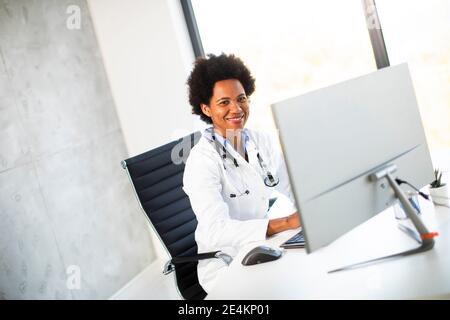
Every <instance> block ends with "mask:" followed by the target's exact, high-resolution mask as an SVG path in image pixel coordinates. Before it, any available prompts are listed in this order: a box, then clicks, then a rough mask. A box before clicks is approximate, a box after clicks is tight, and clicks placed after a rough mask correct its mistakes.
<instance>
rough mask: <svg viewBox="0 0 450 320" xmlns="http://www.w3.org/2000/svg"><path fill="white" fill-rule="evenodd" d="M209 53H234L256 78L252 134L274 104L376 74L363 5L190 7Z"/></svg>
mask: <svg viewBox="0 0 450 320" xmlns="http://www.w3.org/2000/svg"><path fill="white" fill-rule="evenodd" d="M192 4H193V8H194V12H195V16H196V19H197V24H198V28H199V31H200V36H201V39H202V42H203V47H204V49H205V52H206V53H215V54H220V53H221V52H225V53H234V54H236V55H237V56H239V57H240V58H242V59H243V61H244V62H245V63H246V64H247V66H248V67H249V68H250V69H251V71H252V73H253V75H254V76H255V78H256V91H255V93H254V94H253V96H252V106H251V117H250V119H249V122H248V125H249V127H253V128H259V129H263V128H268V129H273V128H274V125H273V123H272V118H271V115H270V104H271V103H274V102H277V101H279V100H282V99H285V98H288V97H292V96H295V95H298V94H301V93H305V92H307V91H311V90H313V89H317V88H320V87H324V86H327V85H331V84H334V83H337V82H340V81H343V80H346V79H349V78H353V77H357V76H360V75H362V74H366V73H369V72H372V71H375V70H376V64H375V59H374V57H373V52H372V47H371V44H370V39H369V35H368V32H367V26H366V21H365V18H364V12H363V8H362V3H361V1H360V0H346V1H335V0H315V1H311V0H295V1H287V0H284V1H280V0H278V1H264V0H245V1H237V0H228V1H220V0H193V1H192Z"/></svg>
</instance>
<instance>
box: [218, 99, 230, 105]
mask: <svg viewBox="0 0 450 320" xmlns="http://www.w3.org/2000/svg"><path fill="white" fill-rule="evenodd" d="M229 103H230V101H228V100H223V101H221V102H220V103H219V105H221V106H227V105H228V104H229Z"/></svg>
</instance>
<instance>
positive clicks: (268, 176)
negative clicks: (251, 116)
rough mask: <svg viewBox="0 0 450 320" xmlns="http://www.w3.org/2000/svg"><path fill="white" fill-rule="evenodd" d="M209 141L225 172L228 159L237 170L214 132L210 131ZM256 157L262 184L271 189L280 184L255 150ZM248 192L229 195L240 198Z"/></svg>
mask: <svg viewBox="0 0 450 320" xmlns="http://www.w3.org/2000/svg"><path fill="white" fill-rule="evenodd" d="M211 139H212V141H213V143H214V145H215V147H216V150H217V153H218V154H219V155H220V157H221V158H222V161H223V168H224V169H225V170H227V168H226V166H225V159H226V158H228V159H230V160H232V161H233V164H234V166H235V167H236V168H239V163H238V161H237V160H236V158H235V157H233V155H232V154H231V153H230V152H229V151H228V150H227V149H226V148H225V146H224V145H222V144H221V143H220V142H219V141H217V138H216V136H215V134H214V130H212V132H211ZM245 155H246V157H248V155H247V148H245ZM256 157H257V159H258V163H259V166H260V167H261V169H262V171H263V172H264V174H265V177H264V184H265V185H266V186H267V187H270V188H273V187H275V186H276V185H278V183H280V179H279V178H278V177H274V175H273V174H272V173H271V172H270V171H269V169H268V168H267V166H266V164H265V162H264V160H263V159H262V157H261V155H260V154H259V151H258V150H256ZM249 193H250V190H248V188H246V190H245V191H244V192H241V193H240V194H238V195H236V194H235V193H231V194H230V198H236V197H237V196H242V195H245V194H249Z"/></svg>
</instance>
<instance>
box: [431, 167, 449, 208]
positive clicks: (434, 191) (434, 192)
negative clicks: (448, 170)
mask: <svg viewBox="0 0 450 320" xmlns="http://www.w3.org/2000/svg"><path fill="white" fill-rule="evenodd" d="M430 195H431V198H432V199H433V202H434V203H435V204H438V205H444V206H448V205H449V194H448V185H447V184H446V183H444V182H442V171H440V170H439V169H435V170H434V181H433V182H431V183H430Z"/></svg>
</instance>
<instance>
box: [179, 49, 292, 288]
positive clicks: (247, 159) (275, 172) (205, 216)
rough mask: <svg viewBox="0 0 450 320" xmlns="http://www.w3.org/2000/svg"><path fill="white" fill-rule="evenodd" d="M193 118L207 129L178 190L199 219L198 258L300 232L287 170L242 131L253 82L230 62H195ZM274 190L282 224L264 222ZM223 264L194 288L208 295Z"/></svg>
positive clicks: (204, 270)
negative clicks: (282, 198)
mask: <svg viewBox="0 0 450 320" xmlns="http://www.w3.org/2000/svg"><path fill="white" fill-rule="evenodd" d="M187 84H188V86H189V102H190V104H191V106H192V113H193V114H197V115H199V116H200V117H201V119H202V120H203V121H205V122H206V123H208V124H212V126H211V127H210V128H208V129H206V130H205V131H204V132H203V134H202V137H201V138H200V140H199V142H198V143H197V144H196V145H195V146H194V148H193V149H192V150H191V152H190V155H189V157H188V159H187V161H186V166H185V171H184V176H183V189H184V191H185V192H186V194H187V195H188V196H189V199H190V202H191V206H192V209H193V211H194V213H195V215H196V218H197V220H198V225H197V229H196V231H195V240H196V242H197V245H198V252H199V253H201V252H210V251H219V250H220V251H222V252H224V253H227V254H229V255H230V256H233V257H234V256H235V255H236V254H237V252H238V250H239V248H240V247H241V246H242V245H244V244H247V243H249V242H252V241H261V240H264V239H266V236H271V235H273V234H275V233H278V232H281V231H284V230H287V229H294V228H298V227H299V226H300V221H299V215H298V213H297V212H296V208H295V206H294V200H293V197H292V195H291V190H290V185H289V178H288V175H287V172H286V167H285V164H284V162H283V159H282V156H281V153H280V150H279V148H278V147H277V144H276V143H275V142H274V141H272V140H271V139H270V138H269V136H268V135H267V134H263V133H260V132H257V131H253V130H249V129H247V128H245V123H246V122H247V119H248V117H249V112H250V110H249V97H250V95H251V94H252V93H253V91H254V90H255V79H254V78H253V77H252V75H251V74H250V71H249V70H248V68H247V67H246V66H245V65H244V64H243V62H242V61H241V60H240V59H239V58H237V57H235V56H234V55H225V54H221V55H219V56H215V55H212V54H210V55H208V57H207V58H199V59H197V60H196V62H195V65H194V69H193V71H192V72H191V74H190V76H189V79H188V82H187ZM274 189H276V190H277V191H279V192H281V193H283V194H285V195H286V196H287V197H288V198H289V199H290V201H291V203H292V209H291V210H290V212H286V215H287V214H289V213H292V214H290V215H288V216H286V217H283V218H277V219H271V220H270V219H269V218H268V216H267V211H268V207H269V198H270V196H271V194H272V192H273V190H274ZM224 266H226V264H225V263H224V262H223V261H222V260H221V259H208V260H201V261H200V262H199V264H198V277H199V281H200V284H201V285H202V287H203V289H204V290H205V291H206V292H209V291H210V290H211V289H212V287H213V285H214V283H215V281H216V279H217V277H218V275H219V274H220V273H221V272H223V271H224V270H225V269H226V268H223V267H224Z"/></svg>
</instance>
